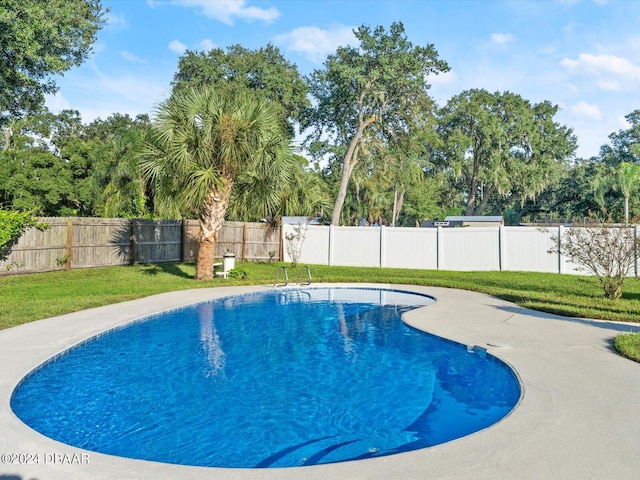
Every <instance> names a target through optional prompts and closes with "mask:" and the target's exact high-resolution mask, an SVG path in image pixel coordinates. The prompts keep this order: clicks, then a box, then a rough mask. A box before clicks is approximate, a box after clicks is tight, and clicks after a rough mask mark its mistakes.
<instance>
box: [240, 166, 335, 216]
mask: <svg viewBox="0 0 640 480" xmlns="http://www.w3.org/2000/svg"><path fill="white" fill-rule="evenodd" d="M307 167H308V162H307V160H306V159H305V158H304V157H301V156H298V155H293V156H288V157H287V163H286V165H282V166H281V168H279V169H278V170H277V172H274V173H273V174H266V173H265V172H262V171H260V169H247V170H245V171H244V172H242V175H240V176H239V177H238V179H237V181H236V186H237V187H239V188H237V189H236V190H234V192H233V195H232V197H231V199H232V202H233V205H231V206H230V207H229V211H228V218H229V219H232V220H238V221H255V220H262V219H266V220H268V221H269V223H271V224H273V225H276V224H277V219H278V218H279V217H282V216H286V215H294V216H298V215H317V214H319V215H321V216H325V215H326V213H327V212H328V211H330V208H331V206H332V201H331V198H330V195H329V190H328V187H327V185H326V183H325V182H324V180H323V179H322V177H321V175H320V174H319V172H316V171H314V170H311V169H308V168H307ZM278 173H279V174H278Z"/></svg>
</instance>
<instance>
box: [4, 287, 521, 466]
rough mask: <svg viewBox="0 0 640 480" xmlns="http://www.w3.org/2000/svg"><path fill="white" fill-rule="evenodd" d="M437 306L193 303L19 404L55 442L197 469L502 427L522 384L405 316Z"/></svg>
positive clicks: (89, 346) (49, 370)
mask: <svg viewBox="0 0 640 480" xmlns="http://www.w3.org/2000/svg"><path fill="white" fill-rule="evenodd" d="M431 301H432V300H431V299H430V298H428V297H425V296H421V295H416V294H411V293H407V292H399V291H392V290H380V289H321V288H317V289H316V288H313V289H307V290H277V291H271V292H265V293H259V294H250V295H242V296H235V297H228V298H225V299H220V300H216V301H213V302H210V303H204V304H200V305H197V306H193V307H188V308H181V309H177V310H175V311H172V312H169V313H164V314H160V315H155V316H152V317H149V318H148V319H146V320H145V321H139V322H136V323H134V324H131V325H128V326H126V327H124V328H120V329H118V330H115V331H113V332H110V333H108V334H105V335H102V336H100V337H98V338H96V339H93V340H91V341H88V342H85V343H84V344H83V345H81V346H79V347H76V348H72V349H71V350H69V351H68V352H66V353H65V354H64V355H61V356H59V357H57V358H56V359H55V360H54V361H51V362H49V363H47V364H46V365H44V366H42V367H41V368H39V369H37V370H36V371H35V372H34V373H33V374H31V375H30V376H29V377H28V378H27V379H25V381H23V382H22V383H21V384H20V385H19V386H18V388H17V389H16V391H15V392H14V395H13V397H12V402H11V405H12V408H13V409H14V411H15V412H16V414H17V415H18V416H19V417H20V418H21V419H22V420H23V421H24V422H25V423H27V424H28V425H30V426H31V427H32V428H34V429H35V430H37V431H39V432H41V433H43V434H45V435H47V436H49V437H52V438H54V439H56V440H59V441H62V442H65V443H68V444H71V445H74V446H77V447H81V448H85V449H87V450H93V451H99V452H103V453H109V454H114V455H120V456H125V457H130V458H141V459H147V460H155V461H161V462H169V463H178V464H186V465H203V466H227V467H282V466H299V465H311V464H318V463H329V462H338V461H345V460H352V459H356V458H367V457H372V456H380V455H388V454H392V453H397V452H401V451H407V450H413V449H418V448H424V447H427V446H430V445H435V444H438V443H442V442H446V441H448V440H451V439H453V438H458V437H460V436H463V435H467V434H469V433H472V432H474V431H477V430H480V429H483V428H485V427H487V426H489V425H491V424H493V423H495V422H496V421H498V420H499V419H500V418H502V417H503V416H505V415H506V414H507V413H508V412H509V411H510V410H511V409H512V408H513V406H514V405H515V404H516V403H517V401H518V398H519V395H520V390H519V387H518V383H517V381H516V379H515V377H514V375H513V374H512V372H511V371H510V369H509V368H508V367H506V366H505V365H504V364H503V363H501V362H499V361H497V360H496V359H494V358H493V357H490V356H486V355H483V353H482V351H479V352H478V351H467V349H466V347H463V346H460V345H458V344H455V343H452V342H447V341H443V340H441V339H438V338H436V337H433V336H430V335H427V334H425V333H422V332H418V331H416V330H414V329H412V328H410V327H407V326H406V325H404V324H403V323H402V322H401V321H400V315H401V314H402V313H403V312H405V311H407V310H409V309H411V308H415V307H417V306H423V305H427V304H428V303H430V302H431Z"/></svg>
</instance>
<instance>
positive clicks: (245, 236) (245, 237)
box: [242, 223, 255, 261]
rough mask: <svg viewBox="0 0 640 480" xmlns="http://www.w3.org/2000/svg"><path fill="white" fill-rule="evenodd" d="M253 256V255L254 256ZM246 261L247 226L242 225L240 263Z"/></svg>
mask: <svg viewBox="0 0 640 480" xmlns="http://www.w3.org/2000/svg"><path fill="white" fill-rule="evenodd" d="M254 255H255V254H254ZM246 259H247V224H246V223H245V224H244V225H242V261H245V260H246Z"/></svg>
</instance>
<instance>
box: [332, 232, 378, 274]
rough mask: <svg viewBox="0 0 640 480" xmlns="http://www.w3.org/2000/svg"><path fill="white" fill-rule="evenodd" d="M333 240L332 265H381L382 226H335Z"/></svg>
mask: <svg viewBox="0 0 640 480" xmlns="http://www.w3.org/2000/svg"><path fill="white" fill-rule="evenodd" d="M333 241H334V242H333V243H332V245H331V257H332V258H331V262H332V265H345V266H349V267H379V266H380V228H375V227H334V228H333Z"/></svg>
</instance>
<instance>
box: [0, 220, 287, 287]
mask: <svg viewBox="0 0 640 480" xmlns="http://www.w3.org/2000/svg"><path fill="white" fill-rule="evenodd" d="M38 220H39V221H40V222H42V223H46V224H47V225H48V227H47V228H45V229H44V230H38V229H35V228H32V229H29V230H28V231H26V232H25V233H24V234H23V235H22V236H21V237H20V239H19V241H18V242H17V243H16V244H15V245H14V246H13V247H12V248H11V252H10V253H9V255H8V257H7V258H6V259H5V260H3V261H0V275H6V274H15V273H32V272H45V271H51V270H62V269H67V270H69V269H71V268H89V267H105V266H113V265H131V264H135V263H163V262H179V261H183V262H190V261H195V260H196V258H197V255H198V244H199V236H200V225H199V223H198V221H197V220H184V221H180V220H146V219H142V220H141V219H121V218H57V217H52V218H50V217H42V218H39V219H38ZM227 251H231V252H233V253H234V254H235V255H236V257H237V258H239V259H242V260H260V261H262V260H269V259H271V258H273V259H274V260H279V259H280V252H281V246H280V229H279V228H271V227H269V226H268V225H266V224H263V223H243V222H226V223H225V224H224V225H223V227H222V228H221V229H220V231H219V232H218V235H217V242H216V256H217V257H222V255H224V254H225V253H226V252H227ZM270 252H271V253H273V255H271V254H270Z"/></svg>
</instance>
